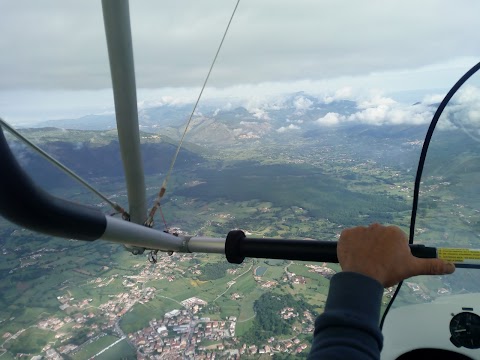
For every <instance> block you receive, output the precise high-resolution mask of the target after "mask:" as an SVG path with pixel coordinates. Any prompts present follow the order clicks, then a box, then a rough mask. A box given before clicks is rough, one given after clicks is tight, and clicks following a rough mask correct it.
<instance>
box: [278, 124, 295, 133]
mask: <svg viewBox="0 0 480 360" xmlns="http://www.w3.org/2000/svg"><path fill="white" fill-rule="evenodd" d="M289 130H300V126H297V125H293V124H290V125H288V126H282V127H280V128H278V129H277V132H279V133H283V132H286V131H289Z"/></svg>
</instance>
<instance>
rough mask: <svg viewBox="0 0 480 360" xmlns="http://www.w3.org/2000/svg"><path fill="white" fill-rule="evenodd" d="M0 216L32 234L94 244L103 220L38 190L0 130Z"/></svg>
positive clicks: (104, 223)
mask: <svg viewBox="0 0 480 360" xmlns="http://www.w3.org/2000/svg"><path fill="white" fill-rule="evenodd" d="M0 169H1V170H0V215H1V216H3V217H5V218H6V219H8V220H9V221H11V222H13V223H15V224H17V225H19V226H22V227H25V228H28V229H30V230H33V231H38V232H42V233H46V234H49V235H53V236H59V237H64V238H74V239H78V240H96V239H98V238H100V237H101V236H102V235H103V233H104V232H105V228H106V226H107V220H106V218H105V215H104V214H103V213H102V212H101V211H99V210H98V209H94V208H91V207H87V206H84V205H80V204H76V203H73V202H71V201H67V200H63V199H59V198H56V197H54V196H52V195H50V194H48V193H47V192H45V191H43V190H41V189H40V188H38V187H37V186H35V184H34V183H33V181H32V180H31V179H30V178H29V176H28V175H27V174H26V173H25V171H23V169H22V168H21V167H20V165H19V164H18V162H17V161H16V159H15V157H14V156H13V154H12V152H11V150H10V148H9V146H8V144H7V141H6V139H5V135H4V134H3V129H2V128H1V127H0Z"/></svg>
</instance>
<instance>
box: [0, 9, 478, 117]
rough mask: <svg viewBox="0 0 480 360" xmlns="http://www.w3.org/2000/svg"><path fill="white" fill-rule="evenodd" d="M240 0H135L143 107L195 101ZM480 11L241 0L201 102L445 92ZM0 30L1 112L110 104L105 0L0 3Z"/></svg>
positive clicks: (65, 113)
mask: <svg viewBox="0 0 480 360" xmlns="http://www.w3.org/2000/svg"><path fill="white" fill-rule="evenodd" d="M235 3H236V0H201V1H200V0H177V1H168V2H167V1H155V0H142V1H140V0H132V1H131V2H130V13H131V25H132V36H133V44H134V45H133V46H134V57H135V69H136V78H137V88H138V101H139V103H140V105H142V104H150V103H155V101H157V100H158V99H160V98H162V97H163V98H166V97H167V98H170V99H176V101H182V102H191V101H193V100H194V99H195V98H196V96H197V95H198V92H199V89H200V86H201V84H202V83H203V80H204V78H205V76H206V74H207V71H208V68H209V66H210V63H211V61H212V59H213V56H214V54H215V51H216V49H217V46H218V44H219V42H220V39H221V37H222V35H223V31H224V30H225V27H226V25H227V22H228V20H229V18H230V15H231V13H232V11H233V8H234V6H235ZM479 13H480V2H479V1H477V0H457V1H455V2H453V1H449V0H436V1H433V0H422V1H413V0H401V1H400V0H398V1H397V0H390V1H384V0H364V1H346V0H336V1H332V0H283V1H278V0H262V1H258V0H257V1H255V0H241V2H240V5H239V7H238V10H237V13H236V15H235V18H234V19H233V22H232V25H231V28H230V31H229V33H228V35H227V38H226V40H225V43H224V46H223V48H222V50H221V53H220V55H219V58H218V60H217V64H216V66H215V68H214V69H213V72H212V75H211V78H210V81H209V83H208V88H207V90H206V92H205V94H204V99H205V101H207V100H208V99H222V98H225V99H226V100H225V101H228V99H239V98H242V99H243V98H245V99H247V98H248V101H252V99H253V101H255V99H256V101H261V100H262V99H264V98H268V97H269V96H272V95H274V94H281V93H291V92H295V91H306V92H308V93H311V94H317V95H321V96H324V97H328V96H336V95H339V94H341V93H342V92H343V93H345V94H347V95H348V96H349V97H360V98H362V97H363V98H364V99H363V101H366V99H365V98H366V97H368V96H372V97H378V96H379V94H387V95H389V96H392V97H396V99H397V100H399V101H400V100H405V101H414V99H415V98H420V97H424V96H433V95H435V94H436V93H437V94H438V93H445V92H446V90H448V88H450V87H451V86H452V85H453V84H454V83H455V81H456V80H457V79H458V78H459V77H460V76H461V75H462V74H463V73H464V72H465V71H466V70H468V69H469V68H470V67H471V66H473V65H474V64H475V63H477V62H478V61H479V60H480V47H479V46H478V40H479V39H478V35H477V34H480V22H478V14H479ZM0 33H1V34H2V36H0V53H1V54H2V55H1V56H0V116H1V117H3V118H4V119H5V120H7V121H9V122H11V123H13V124H25V123H34V122H36V121H41V120H47V119H58V118H71V117H79V116H82V115H87V114H90V113H102V112H111V111H112V110H113V96H112V92H111V80H110V71H109V63H108V54H107V48H106V40H105V33H104V27H103V18H102V8H101V2H100V1H93V0H88V1H74V0H43V1H36V0H23V1H9V0H0ZM345 89H347V90H345ZM335 94H336V95H335ZM419 100H421V99H419ZM327 120H328V119H327ZM333 120H334V119H330V121H333Z"/></svg>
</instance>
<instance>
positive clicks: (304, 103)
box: [293, 96, 313, 111]
mask: <svg viewBox="0 0 480 360" xmlns="http://www.w3.org/2000/svg"><path fill="white" fill-rule="evenodd" d="M312 104H313V102H312V101H311V100H310V99H307V98H305V97H303V96H300V97H298V98H296V99H295V100H294V101H293V106H295V109H297V110H299V111H305V110H308V109H310V107H311V106H312Z"/></svg>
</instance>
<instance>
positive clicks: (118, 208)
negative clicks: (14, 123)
mask: <svg viewBox="0 0 480 360" xmlns="http://www.w3.org/2000/svg"><path fill="white" fill-rule="evenodd" d="M0 126H2V127H3V128H5V129H6V130H7V131H8V132H9V133H10V134H12V135H13V136H15V137H16V138H17V139H19V140H20V141H22V142H23V143H25V144H27V145H28V146H30V147H31V148H32V149H33V150H34V151H36V152H37V153H38V154H39V155H41V156H43V157H44V158H45V159H46V160H48V161H49V162H50V163H52V164H53V165H55V166H56V167H58V168H59V169H60V170H62V171H63V172H64V173H66V174H68V175H70V176H71V177H72V178H74V179H75V180H77V181H78V182H79V183H80V184H82V185H83V186H85V187H86V188H87V189H89V190H90V191H91V192H93V193H94V194H95V195H97V196H98V197H99V198H101V199H102V200H104V201H105V202H107V203H108V204H109V205H110V206H111V207H112V208H113V209H114V210H115V211H116V212H117V213H120V214H122V218H123V219H124V220H130V215H129V214H128V213H127V212H126V211H125V209H123V208H122V207H121V206H120V205H118V204H117V203H116V202H113V201H111V200H110V199H108V198H107V197H106V196H105V195H104V194H102V193H101V192H100V191H98V190H97V189H95V188H94V187H93V186H91V185H90V184H89V183H88V182H87V181H86V180H84V179H82V178H81V177H80V176H79V175H77V174H76V173H74V172H73V171H72V170H70V169H69V168H68V167H66V166H65V165H63V164H62V163H61V162H59V161H58V160H56V159H54V158H53V157H51V156H50V155H48V154H47V153H46V152H45V151H43V150H42V149H40V148H39V147H38V146H37V145H35V144H34V143H32V142H31V141H30V140H28V139H27V138H26V137H24V136H23V135H22V134H20V133H19V132H18V131H17V130H15V129H14V128H13V127H11V126H10V125H9V124H8V123H7V122H5V120H3V119H2V118H0Z"/></svg>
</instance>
